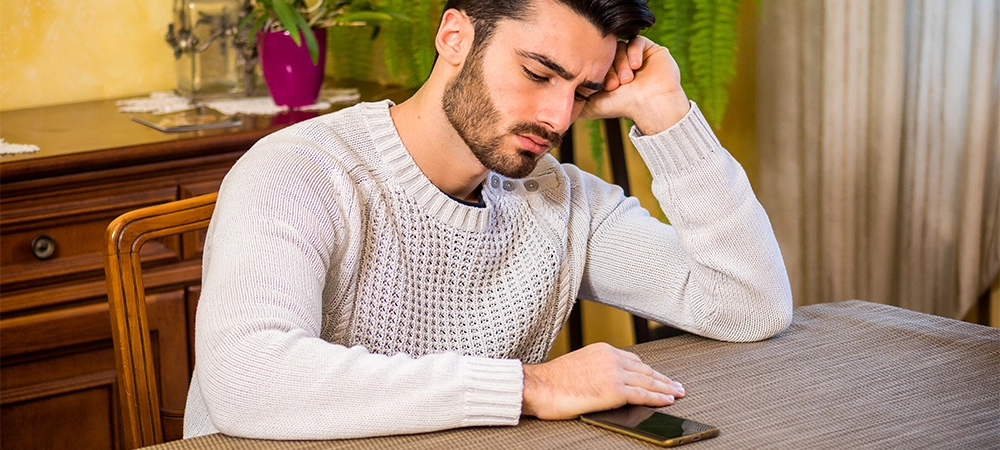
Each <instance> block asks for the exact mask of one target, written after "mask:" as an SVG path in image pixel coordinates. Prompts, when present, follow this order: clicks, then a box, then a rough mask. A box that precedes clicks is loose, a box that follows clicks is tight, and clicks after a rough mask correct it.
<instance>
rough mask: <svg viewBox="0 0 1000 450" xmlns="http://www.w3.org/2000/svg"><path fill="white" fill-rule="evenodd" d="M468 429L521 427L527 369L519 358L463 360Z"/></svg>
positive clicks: (472, 358)
mask: <svg viewBox="0 0 1000 450" xmlns="http://www.w3.org/2000/svg"><path fill="white" fill-rule="evenodd" d="M462 371H464V372H466V374H467V376H468V378H467V379H469V380H471V381H470V384H469V386H468V388H467V390H466V397H465V398H466V402H465V408H466V414H465V424H464V425H465V426H483V425H517V421H518V419H519V418H520V417H521V391H522V390H523V389H524V369H523V368H522V366H521V362H520V361H518V360H516V359H489V358H474V357H469V358H463V365H462Z"/></svg>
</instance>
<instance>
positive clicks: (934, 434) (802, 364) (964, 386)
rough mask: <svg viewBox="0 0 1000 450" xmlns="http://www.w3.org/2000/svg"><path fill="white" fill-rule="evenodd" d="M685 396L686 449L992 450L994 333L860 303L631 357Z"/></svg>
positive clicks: (561, 433) (566, 431) (997, 442)
mask: <svg viewBox="0 0 1000 450" xmlns="http://www.w3.org/2000/svg"><path fill="white" fill-rule="evenodd" d="M629 349H630V350H632V351H634V352H635V353H637V354H638V355H639V356H641V357H642V359H643V360H644V361H645V362H646V363H648V364H650V365H651V366H653V367H654V368H656V369H657V370H659V371H661V372H663V373H664V374H666V375H667V376H669V377H671V378H673V379H675V380H678V381H680V382H682V383H684V387H685V390H686V391H687V397H686V398H683V399H680V400H678V401H677V403H675V404H674V405H673V406H669V407H666V408H662V409H661V410H662V411H663V412H666V413H669V414H674V415H677V416H682V417H686V418H689V419H693V420H697V421H700V422H704V423H708V424H710V425H715V426H717V427H719V428H720V430H721V433H720V435H719V436H718V437H716V438H712V439H709V440H706V441H702V442H699V443H696V444H689V446H685V447H684V448H691V449H692V450H708V449H713V448H716V449H718V448H726V449H731V448H739V449H744V448H746V449H756V448H761V449H803V448H893V449H894V448H935V449H936V448H976V449H979V448H1000V330H998V329H994V328H989V327H984V326H980V325H973V324H969V323H964V322H959V321H956V320H951V319H945V318H941V317H937V316H931V315H927V314H920V313H915V312H912V311H907V310H903V309H899V308H895V307H891V306H884V305H877V304H873V303H867V302H861V301H849V302H842V303H833V304H824V305H812V306H806V307H801V308H797V309H796V310H795V319H794V321H793V323H792V325H791V326H790V327H789V328H788V329H787V330H785V331H784V332H782V333H781V334H779V335H778V336H776V337H774V338H771V339H769V340H766V341H763V342H756V343H727V342H719V341H713V340H709V339H705V338H701V337H698V336H694V335H683V336H678V337H674V338H670V339H664V340H660V341H654V342H649V343H645V344H640V345H637V346H633V347H630V348H629ZM155 448H156V449H158V450H168V449H175V450H180V449H190V450H216V449H239V450H258V449H260V450H265V449H267V450H271V449H282V450H291V449H310V450H312V449H334V448H336V449H384V448H406V449H464V448H470V449H521V448H524V449H537V448H545V449H548V448H552V449H582V448H598V449H625V448H659V447H656V446H654V445H651V444H646V443H643V442H641V441H638V440H636V439H632V438H629V437H625V436H622V435H619V434H617V433H613V432H610V431H605V430H603V429H600V428H596V427H593V426H590V425H586V424H583V423H581V422H579V421H576V420H572V421H562V422H547V421H540V420H535V419H531V418H522V420H521V423H520V424H519V425H518V426H516V427H494V428H463V429H457V430H449V431H443V432H437V433H429V434H420V435H409V436H392V437H384V438H370V439H351V440H339V441H257V440H250V439H237V438H231V437H227V436H223V435H218V434H215V435H210V436H202V437H199V438H195V439H188V440H184V441H174V442H170V443H166V444H162V445H159V446H156V447H155Z"/></svg>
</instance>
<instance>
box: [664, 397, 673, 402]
mask: <svg viewBox="0 0 1000 450" xmlns="http://www.w3.org/2000/svg"><path fill="white" fill-rule="evenodd" d="M663 399H664V400H666V401H668V402H670V403H673V402H674V396H673V395H664V396H663Z"/></svg>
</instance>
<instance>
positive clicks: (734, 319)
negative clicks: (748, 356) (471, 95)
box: [704, 292, 792, 342]
mask: <svg viewBox="0 0 1000 450" xmlns="http://www.w3.org/2000/svg"><path fill="white" fill-rule="evenodd" d="M758 298H759V299H760V301H757V302H749V303H745V304H744V305H743V307H737V308H733V309H729V308H727V309H726V310H725V312H723V311H716V314H715V315H714V316H713V317H712V318H711V319H710V321H709V323H710V325H709V328H711V329H713V330H714V331H715V332H714V333H705V334H704V335H705V336H706V337H711V338H714V339H718V340H722V341H729V342H757V341H762V340H765V339H769V338H771V337H774V336H775V335H777V334H779V333H781V332H782V331H784V330H785V329H786V328H788V326H789V325H790V324H791V323H792V299H791V292H787V293H785V295H773V294H772V295H769V296H760V297H758Z"/></svg>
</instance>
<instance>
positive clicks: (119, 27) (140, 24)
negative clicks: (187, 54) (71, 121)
mask: <svg viewBox="0 0 1000 450" xmlns="http://www.w3.org/2000/svg"><path fill="white" fill-rule="evenodd" d="M172 5H173V2H172V0H91V1H80V0H3V1H2V2H0V110H11V109H21V108H30V107H35V106H45V105H53V104H60V103H73V102H81V101H87V100H98V99H107V98H116V97H124V96H130V95H142V94H146V93H149V92H150V91H156V90H169V89H173V87H174V86H175V84H176V81H175V75H174V59H173V52H172V51H171V50H170V47H169V46H167V44H166V42H165V41H164V39H163V37H164V35H165V34H166V31H167V24H168V23H170V21H171V19H172V16H173V12H172V8H173V6H172Z"/></svg>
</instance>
